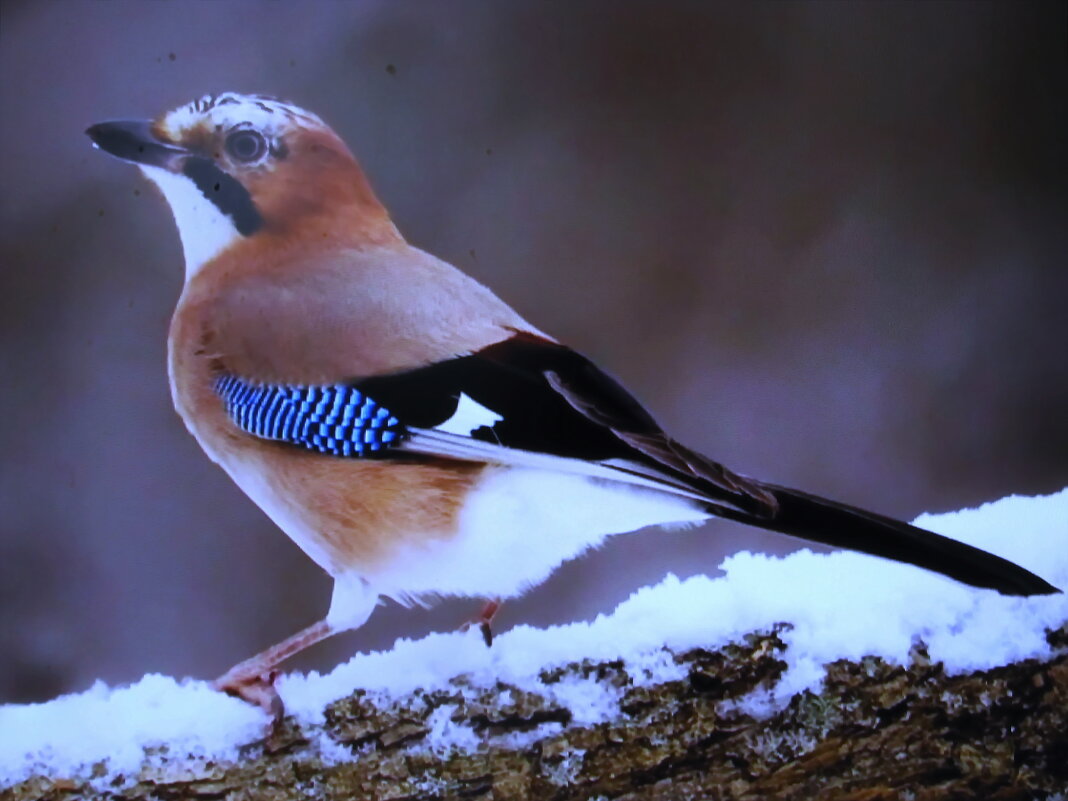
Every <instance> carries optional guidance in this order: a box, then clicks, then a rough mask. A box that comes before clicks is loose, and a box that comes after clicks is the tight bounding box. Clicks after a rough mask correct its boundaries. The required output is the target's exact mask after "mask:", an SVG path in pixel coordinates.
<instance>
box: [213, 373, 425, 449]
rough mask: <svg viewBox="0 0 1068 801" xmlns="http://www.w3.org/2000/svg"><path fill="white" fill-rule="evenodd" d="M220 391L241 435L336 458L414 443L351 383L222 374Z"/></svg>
mask: <svg viewBox="0 0 1068 801" xmlns="http://www.w3.org/2000/svg"><path fill="white" fill-rule="evenodd" d="M215 391H216V392H217V393H218V394H219V397H220V398H222V400H223V403H224V404H225V406H226V412H227V414H229V415H230V419H231V420H233V421H234V422H235V423H236V424H237V426H238V427H239V428H241V430H243V431H247V432H248V433H249V434H253V435H255V436H257V437H262V438H263V439H271V440H276V441H279V442H288V443H291V444H293V445H300V446H302V447H305V448H308V449H309V450H313V451H318V452H319V453H324V454H327V455H330V456H370V455H372V454H374V453H376V452H380V451H382V450H385V449H387V448H390V447H392V446H395V445H398V444H400V443H401V442H403V441H404V440H405V439H407V438H408V431H407V429H405V427H404V426H403V425H402V424H401V422H400V420H398V419H397V418H396V417H394V416H393V415H392V414H390V412H389V410H388V409H386V408H384V407H383V406H381V405H380V404H378V403H376V402H375V401H374V400H373V399H371V398H369V397H367V395H366V394H364V393H363V392H360V390H358V389H356V388H355V387H351V386H346V385H345V384H332V385H327V386H288V385H283V384H255V383H250V382H248V381H242V380H241V379H240V378H237V377H235V376H231V375H221V376H219V377H218V378H217V379H215Z"/></svg>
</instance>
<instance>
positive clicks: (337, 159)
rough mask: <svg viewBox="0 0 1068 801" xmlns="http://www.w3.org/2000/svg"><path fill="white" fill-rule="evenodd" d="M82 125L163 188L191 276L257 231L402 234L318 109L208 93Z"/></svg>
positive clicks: (335, 236)
mask: <svg viewBox="0 0 1068 801" xmlns="http://www.w3.org/2000/svg"><path fill="white" fill-rule="evenodd" d="M86 133H87V134H88V135H89V138H90V139H92V140H93V144H94V145H96V146H97V147H98V148H100V149H101V150H104V151H105V152H107V153H110V154H111V155H113V156H116V157H118V158H120V159H123V160H124V161H129V162H132V163H134V164H136V165H138V166H139V167H140V168H141V171H142V172H143V173H144V174H145V176H146V177H148V178H149V179H150V180H152V182H153V183H155V184H156V185H157V186H158V187H159V188H160V190H161V191H162V192H163V195H164V196H165V197H166V199H167V202H168V203H169V204H170V207H171V211H172V212H173V213H174V219H175V222H176V223H177V225H178V233H179V235H180V236H181V239H182V247H183V249H184V251H185V260H186V274H187V276H191V275H193V274H194V273H196V272H197V270H199V268H200V267H201V266H203V265H204V264H205V263H206V262H208V261H211V260H212V259H214V258H215V257H216V256H218V255H219V254H221V253H223V252H225V251H227V250H229V249H230V248H233V247H238V246H242V245H245V244H248V243H250V242H252V241H254V240H255V241H258V242H259V241H266V240H274V241H277V240H278V239H282V240H292V239H312V240H318V241H323V240H326V241H329V242H333V243H336V242H339V241H340V242H343V243H347V242H350V241H353V240H356V241H361V242H364V243H368V242H370V243H380V242H387V241H392V240H394V239H396V238H397V237H398V234H397V232H396V229H395V228H394V227H393V224H392V223H391V222H390V220H389V215H388V213H387V212H386V210H385V209H384V208H383V207H382V205H381V204H380V203H379V202H378V200H377V198H375V195H374V192H373V191H372V190H371V188H370V186H369V184H368V183H367V180H366V178H365V177H364V174H363V171H362V170H361V169H360V167H359V165H358V164H357V163H356V160H355V159H354V158H353V156H352V154H351V153H350V152H349V149H348V148H347V147H346V146H345V143H344V142H342V141H341V139H340V138H338V136H337V134H335V133H334V132H333V131H332V130H330V128H329V127H328V126H327V125H326V124H325V123H324V122H323V121H322V120H321V119H319V118H318V117H317V116H315V115H314V114H312V113H310V112H307V111H304V110H303V109H301V108H298V107H296V106H293V105H290V104H289V103H285V102H282V101H280V100H277V99H274V98H270V97H263V96H259V95H240V94H235V93H232V92H225V93H223V94H220V95H206V96H204V97H202V98H200V99H199V100H195V101H193V102H192V103H189V104H188V105H185V106H180V107H179V108H176V109H174V110H173V111H169V112H167V113H165V114H163V115H162V116H160V117H159V118H157V119H155V120H151V121H125V120H124V121H113V122H102V123H98V124H96V125H93V126H91V127H90V128H89V129H88V130H87V131H86Z"/></svg>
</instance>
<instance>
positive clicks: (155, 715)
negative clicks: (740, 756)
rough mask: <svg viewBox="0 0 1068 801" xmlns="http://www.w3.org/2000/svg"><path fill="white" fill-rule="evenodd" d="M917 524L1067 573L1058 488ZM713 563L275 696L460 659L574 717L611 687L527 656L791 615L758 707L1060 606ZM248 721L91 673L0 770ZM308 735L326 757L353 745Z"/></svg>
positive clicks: (761, 563) (23, 731)
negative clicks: (586, 610)
mask: <svg viewBox="0 0 1068 801" xmlns="http://www.w3.org/2000/svg"><path fill="white" fill-rule="evenodd" d="M916 523H917V524H918V525H920V526H923V527H925V528H928V529H931V530H933V531H937V532H939V533H942V534H945V535H947V536H950V537H954V538H956V539H959V540H962V541H964V542H968V543H970V544H972V545H976V546H978V547H980V548H984V549H987V550H989V551H992V552H994V553H997V554H999V555H1001V556H1004V557H1006V558H1008V559H1011V560H1013V561H1015V562H1017V563H1018V564H1020V565H1022V566H1024V567H1026V568H1028V569H1030V570H1032V571H1034V572H1036V573H1038V574H1039V575H1041V576H1042V577H1043V578H1045V579H1047V580H1048V581H1050V582H1052V583H1053V584H1054V585H1056V586H1059V587H1062V588H1068V489H1065V490H1063V491H1061V492H1060V493H1058V494H1055V495H1050V496H1046V497H1039V498H1024V497H1009V498H1005V499H1003V500H1001V501H997V502H995V503H990V504H986V505H984V506H982V507H981V508H979V509H972V510H966V511H961V512H956V513H950V514H942V515H923V516H921V517H920V518H919V519H917V521H916ZM721 567H722V569H723V570H724V572H725V575H724V576H723V577H720V578H715V579H711V578H708V577H704V576H696V577H693V578H690V579H687V580H685V581H680V580H679V579H678V578H676V577H674V576H670V575H669V576H667V577H666V578H665V579H664V580H663V581H661V582H660V583H659V584H657V585H656V586H653V587H644V588H642V589H640V590H638V591H637V592H635V593H634V594H633V595H632V596H631V597H630V598H629V599H628V600H626V601H625V602H623V603H622V604H620V605H619V607H617V608H616V610H615V611H614V612H612V613H611V614H607V615H601V616H599V617H598V618H597V619H596V620H594V621H593V622H590V623H585V622H582V623H573V624H570V625H567V626H558V627H554V628H550V629H545V630H540V629H534V628H531V627H529V626H519V627H517V628H515V629H513V630H512V631H508V632H505V633H503V634H500V635H498V636H497V637H496V639H495V640H494V644H493V647H492V648H486V647H485V645H484V644H483V642H482V638H481V635H480V634H479V632H477V631H469V632H466V633H448V634H433V635H430V636H428V637H426V638H424V639H421V640H418V641H411V640H399V641H397V642H396V643H395V645H394V647H393V649H392V650H390V651H387V652H376V653H369V654H359V655H357V656H355V657H353V659H352V660H350V661H349V662H347V663H346V664H343V665H340V666H339V667H337V668H336V669H335V670H334V671H333V672H331V673H330V674H329V675H326V676H320V675H318V674H315V673H312V674H309V675H299V674H290V675H286V676H283V677H282V678H281V679H280V680H279V683H278V689H279V692H280V693H281V695H282V697H283V699H284V701H285V703H286V707H287V709H288V710H289V712H290V713H292V714H294V715H295V716H296V717H297V718H298V720H299V721H300V722H301V723H302V724H303V725H306V726H309V725H314V724H318V723H321V722H322V710H323V707H324V706H325V705H326V704H327V703H329V702H330V701H333V700H336V699H337V698H341V697H343V696H347V695H349V694H350V693H351V692H352V691H353V690H354V689H357V688H362V689H364V690H365V691H367V693H368V696H369V698H370V699H371V700H373V701H378V702H382V703H388V702H389V701H390V700H391V699H394V698H398V697H401V696H404V695H407V694H409V693H411V692H412V691H414V690H416V689H423V690H425V691H428V692H429V691H433V690H436V689H445V688H448V687H450V680H451V679H453V678H454V677H460V676H462V677H463V686H465V687H470V688H481V687H494V686H496V684H497V682H498V681H500V682H503V683H506V684H509V685H512V686H514V687H517V688H519V689H522V690H529V691H532V692H537V693H539V694H541V695H546V696H549V697H550V698H552V699H554V701H555V702H556V703H559V704H563V705H566V706H567V707H568V708H569V709H570V710H571V711H572V714H573V722H574V723H575V724H577V725H588V724H591V723H596V722H598V721H601V720H605V719H607V718H610V717H611V716H613V715H614V714H615V713H616V712H617V711H618V699H619V691H618V689H616V688H615V687H613V686H612V685H611V684H610V683H609V682H602V683H598V682H597V681H596V680H595V679H594V678H592V677H591V678H581V677H575V676H572V675H568V676H566V677H565V678H564V679H562V680H560V681H555V682H552V683H549V684H545V683H543V682H542V681H541V680H540V679H539V677H538V676H539V673H541V672H542V671H543V670H545V669H546V668H551V667H553V666H557V665H562V664H566V663H569V662H574V661H580V660H582V659H590V660H594V661H600V660H615V659H620V658H622V660H623V663H624V665H625V668H626V671H627V674H628V676H629V677H630V680H631V681H633V682H635V683H639V684H652V683H659V682H662V681H667V680H673V679H677V678H680V677H681V676H682V668H681V667H679V666H678V665H676V664H675V663H674V661H673V660H672V659H671V657H670V654H668V653H666V652H665V650H664V648H665V647H667V648H669V649H671V650H673V651H682V650H686V649H689V648H692V647H695V646H702V647H705V648H716V647H719V646H722V645H724V644H726V643H728V642H730V641H731V640H735V639H738V638H739V637H741V636H742V635H744V634H746V633H748V632H751V631H754V630H760V629H767V628H769V627H770V626H772V625H773V624H775V623H778V622H784V621H785V622H789V623H790V624H792V628H790V629H788V630H785V631H783V632H782V633H781V635H780V636H781V637H782V638H783V640H784V642H785V643H786V645H787V651H786V653H785V655H784V659H785V661H786V662H787V664H788V666H789V667H788V669H787V671H786V673H785V674H784V676H783V677H782V679H781V681H780V682H779V683H778V684H777V685H776V686H775V687H774V688H772V689H771V690H770V691H768V692H764V693H762V694H758V695H754V696H753V697H752V698H751V699H749V700H747V701H746V702H745V704H743V706H744V707H745V709H746V711H749V712H751V713H753V714H763V713H767V712H769V711H772V710H774V709H775V708H777V707H778V706H780V705H781V704H782V703H783V702H784V701H785V700H787V699H788V698H790V697H791V696H792V695H793V694H795V693H797V692H799V691H801V690H804V689H809V688H816V687H818V685H819V683H820V682H821V680H822V678H823V675H824V671H823V665H824V664H826V663H828V662H831V661H834V660H837V659H851V660H857V659H859V658H861V657H863V656H867V655H874V656H879V657H882V658H884V659H886V660H889V661H893V662H895V663H907V662H908V661H909V649H910V648H911V647H912V646H913V645H914V644H915V643H916V642H917V641H918V640H922V641H923V642H924V643H926V645H927V648H928V653H929V655H930V658H931V659H932V660H934V661H941V662H943V663H944V664H945V668H946V670H947V671H949V672H951V673H959V672H967V671H972V670H977V669H985V668H992V667H996V666H999V665H1004V664H1008V663H1010V662H1013V661H1018V660H1021V659H1025V658H1029V657H1041V656H1044V655H1047V654H1048V653H1049V651H1050V648H1049V645H1048V644H1047V643H1046V640H1045V636H1044V633H1045V630H1046V629H1047V628H1056V627H1058V626H1060V625H1061V624H1063V623H1064V622H1065V621H1066V620H1068V595H1053V596H1040V597H1034V598H1016V597H1006V596H1001V595H998V594H997V593H995V592H991V591H986V590H976V589H973V588H970V587H966V586H964V585H961V584H958V583H956V582H953V581H951V580H949V579H946V578H943V577H941V576H938V575H935V574H933V573H929V572H927V571H923V570H919V569H916V568H913V567H910V566H907V565H900V564H896V563H892V562H888V561H885V560H881V559H875V558H873V557H869V556H864V555H862V554H855V553H849V552H836V553H833V554H814V553H811V552H810V551H807V550H803V551H799V552H796V553H794V554H791V555H789V556H786V557H783V558H777V557H769V556H765V555H760V554H753V553H747V552H743V553H738V554H735V555H734V556H731V557H730V558H728V559H726V560H725V561H724V562H723V564H722V565H721ZM453 686H454V685H453ZM507 700H508V697H507V696H506V697H503V698H502V701H504V702H507ZM455 712H456V708H455V706H453V705H445V706H442V707H439V708H438V709H436V710H435V711H434V712H433V713H432V715H431V717H430V719H429V721H428V724H429V725H430V728H431V731H430V734H429V735H428V736H427V737H426V738H424V740H423V741H422V742H421V743H420V744H419V746H418V747H421V748H430V749H432V750H436V751H446V750H449V749H457V748H459V749H474V748H477V747H479V745H480V737H481V736H482V735H479V734H478V733H476V732H475V731H474V730H473V729H471V728H470V727H468V726H465V725H464V724H463V723H462V722H461V723H458V722H455V721H453V720H452V719H451V716H452V715H454V714H455ZM559 726H560V724H557V723H548V724H544V725H543V726H541V727H539V729H537V730H534V731H531V732H526V733H523V734H522V735H517V734H515V733H513V734H510V735H507V736H508V737H511V738H513V739H514V738H515V737H517V736H522V737H527V738H536V737H539V736H543V735H544V734H545V733H547V732H549V731H555V730H558V729H559ZM264 730H265V719H264V715H263V713H262V712H260V711H259V710H258V709H256V708H253V707H251V706H249V705H247V704H245V703H243V702H240V701H237V700H234V699H232V698H229V697H227V696H225V695H222V694H220V693H217V692H214V691H213V690H211V689H210V687H209V686H208V684H207V683H205V682H203V681H198V680H192V679H182V680H175V679H172V678H168V677H165V676H158V675H149V676H145V677H144V678H143V679H142V680H141V681H139V682H138V683H136V684H134V685H132V686H128V687H108V686H106V685H104V684H103V683H99V682H98V683H97V684H95V685H94V686H93V687H91V688H90V689H88V690H86V691H85V692H83V693H78V694H74V695H67V696H63V697H61V698H57V699H55V700H53V701H50V702H48V703H43V704H31V705H6V706H0V787H4V786H8V785H9V784H12V783H16V782H18V781H21V780H23V779H25V778H27V777H29V776H31V775H33V774H35V773H43V774H47V775H50V776H54V777H74V776H83V777H84V776H88V775H89V773H90V771H91V768H92V766H93V764H94V763H97V762H100V761H103V760H107V763H108V764H107V768H108V770H110V771H111V772H112V774H114V773H116V772H122V773H129V772H132V771H136V770H137V769H138V768H139V767H140V766H141V765H142V763H143V762H144V761H145V753H144V749H145V748H146V747H149V748H151V747H153V746H160V745H163V744H166V745H167V746H168V751H169V753H170V754H171V755H173V756H175V757H179V756H182V755H187V754H188V755H193V756H195V757H199V758H200V759H202V760H203V761H205V762H206V761H207V760H214V761H217V762H218V761H225V760H233V759H237V758H238V748H239V747H240V746H241V745H243V744H246V743H249V742H252V741H255V740H257V739H260V738H261V737H262V736H263V734H264ZM322 739H323V742H322V744H321V745H322V748H323V749H324V750H325V751H327V752H328V753H326V754H325V755H326V756H328V757H329V758H330V759H332V760H340V759H345V758H352V757H351V753H350V752H346V751H344V750H343V749H342V750H339V749H338V748H337V747H336V746H332V744H331V743H330V742H327V741H326V739H325V738H322ZM500 744H503V740H501V741H500Z"/></svg>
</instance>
